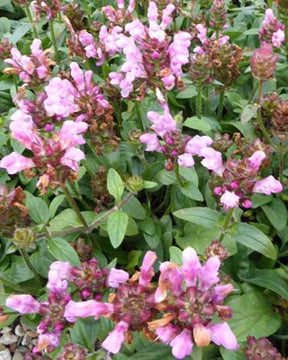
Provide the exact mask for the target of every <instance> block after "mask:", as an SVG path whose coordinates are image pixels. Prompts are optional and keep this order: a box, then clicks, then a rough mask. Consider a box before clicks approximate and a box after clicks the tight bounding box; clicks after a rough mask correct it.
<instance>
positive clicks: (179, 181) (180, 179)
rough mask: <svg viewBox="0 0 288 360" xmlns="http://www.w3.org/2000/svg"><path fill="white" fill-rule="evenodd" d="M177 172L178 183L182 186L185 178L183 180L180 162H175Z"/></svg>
mask: <svg viewBox="0 0 288 360" xmlns="http://www.w3.org/2000/svg"><path fill="white" fill-rule="evenodd" d="M175 174H176V178H177V182H178V184H179V185H180V186H182V185H183V180H182V178H181V175H180V168H179V165H178V164H175Z"/></svg>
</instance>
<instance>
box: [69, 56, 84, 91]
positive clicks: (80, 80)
mask: <svg viewBox="0 0 288 360" xmlns="http://www.w3.org/2000/svg"><path fill="white" fill-rule="evenodd" d="M70 69H71V76H72V78H73V79H74V81H75V83H76V85H77V88H78V90H79V91H81V90H84V89H85V82H84V73H83V70H81V69H80V66H79V65H78V64H77V63H76V62H72V63H71V64H70Z"/></svg>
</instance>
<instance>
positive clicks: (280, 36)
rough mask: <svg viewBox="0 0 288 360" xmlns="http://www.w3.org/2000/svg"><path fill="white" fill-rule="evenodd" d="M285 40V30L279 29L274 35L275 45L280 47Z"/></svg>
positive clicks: (273, 43) (273, 42) (273, 41)
mask: <svg viewBox="0 0 288 360" xmlns="http://www.w3.org/2000/svg"><path fill="white" fill-rule="evenodd" d="M284 41H285V33H284V31H283V30H281V29H279V30H277V31H276V32H274V33H273V35H272V45H273V46H275V47H277V48H280V46H281V45H282V44H283V43H284Z"/></svg>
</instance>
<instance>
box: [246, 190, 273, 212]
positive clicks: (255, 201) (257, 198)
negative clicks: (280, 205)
mask: <svg viewBox="0 0 288 360" xmlns="http://www.w3.org/2000/svg"><path fill="white" fill-rule="evenodd" d="M272 199H273V197H272V196H267V195H264V194H253V195H252V196H251V200H252V208H253V209H256V208H257V207H259V206H262V205H265V204H268V203H270V202H271V201H272Z"/></svg>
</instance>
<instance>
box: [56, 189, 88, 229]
mask: <svg viewBox="0 0 288 360" xmlns="http://www.w3.org/2000/svg"><path fill="white" fill-rule="evenodd" d="M62 189H63V191H64V194H65V196H66V199H67V200H68V202H69V205H70V206H71V208H72V209H73V210H74V211H75V213H76V214H77V216H78V218H79V220H80V221H81V223H82V224H83V225H84V227H85V228H88V224H87V222H86V220H85V219H84V217H83V215H82V214H81V211H80V209H79V208H78V206H77V204H76V202H75V200H74V199H73V197H72V196H71V194H70V192H69V190H68V189H67V187H66V186H63V187H62Z"/></svg>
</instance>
